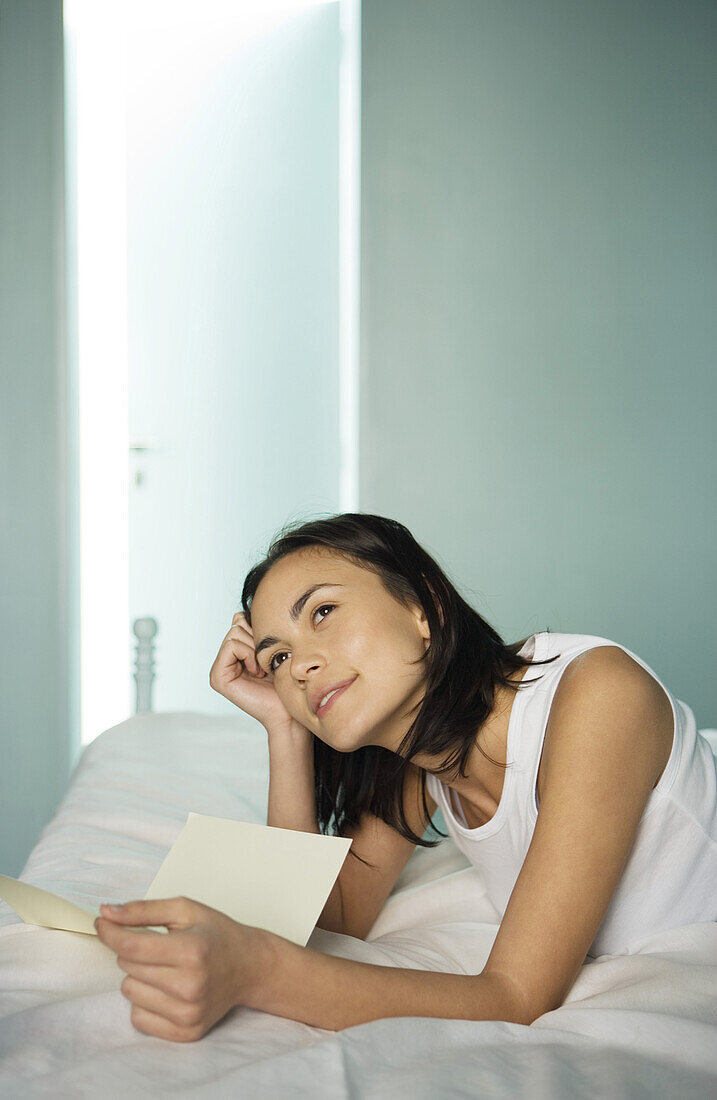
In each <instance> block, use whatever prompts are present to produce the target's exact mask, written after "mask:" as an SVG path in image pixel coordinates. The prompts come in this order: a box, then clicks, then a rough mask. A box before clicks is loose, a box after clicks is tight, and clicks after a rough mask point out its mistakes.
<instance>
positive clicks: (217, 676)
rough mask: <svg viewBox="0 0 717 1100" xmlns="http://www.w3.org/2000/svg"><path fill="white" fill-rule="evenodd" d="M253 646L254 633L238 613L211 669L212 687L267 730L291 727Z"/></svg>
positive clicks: (286, 711)
mask: <svg viewBox="0 0 717 1100" xmlns="http://www.w3.org/2000/svg"><path fill="white" fill-rule="evenodd" d="M254 644H255V643H254V634H253V632H252V629H251V627H250V626H249V623H248V622H247V621H246V617H245V615H244V612H243V611H237V613H236V615H235V616H234V618H233V619H232V627H231V629H230V631H229V633H228V634H227V635H226V637H225V638H224V641H223V642H222V644H221V646H220V647H219V652H218V653H217V656H216V659H215V661H214V664H213V665H212V667H211V669H210V672H209V685H210V687H212V688H213V689H214V691H218V692H219V694H220V695H223V696H224V698H225V699H228V700H229V702H230V703H234V705H235V706H237V707H239V708H240V710H243V711H245V712H246V713H247V714H250V715H251V717H252V718H256V719H257V721H258V722H261V724H262V725H263V726H264V727H265V728H266V729H269V727H271V728H272V729H274V728H277V727H280V726H288V725H290V724H291V723H292V722H293V721H294V719H293V718H292V717H291V715H290V714H289V712H288V710H287V709H286V707H285V706H284V704H283V703H282V701H281V699H280V698H279V696H278V694H277V691H276V688H275V687H274V684H273V682H272V680H271V679H270V678H269V677H268V676H267V675H266V673H265V672H264V670H263V668H261V666H260V665H259V664H258V662H257V659H256V657H255V656H254Z"/></svg>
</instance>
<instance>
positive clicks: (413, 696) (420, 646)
mask: <svg viewBox="0 0 717 1100" xmlns="http://www.w3.org/2000/svg"><path fill="white" fill-rule="evenodd" d="M323 584H326V585H327V587H325V588H324V587H322V588H319V589H318V590H317V591H315V592H313V593H312V594H311V595H310V596H309V598H308V599H307V600H306V602H305V603H304V604H303V606H302V608H301V611H300V612H299V614H298V617H297V618H296V621H294V620H293V619H292V617H291V614H290V609H291V608H292V605H294V604H295V603H296V602H297V601H298V600H299V598H300V597H301V596H303V594H304V593H305V592H306V590H307V589H308V588H310V587H312V586H314V585H323ZM251 626H252V631H253V634H254V642H255V645H256V647H257V648H258V649H259V653H258V657H257V660H258V662H259V664H260V665H261V667H262V668H263V669H264V671H265V672H267V673H268V676H269V678H270V679H271V681H272V682H273V684H274V687H275V689H276V691H277V693H278V695H279V698H280V699H281V701H282V703H283V704H284V706H285V707H286V709H287V710H288V712H289V714H291V716H292V718H294V719H296V721H297V722H299V723H300V724H301V725H302V726H305V727H306V729H309V730H311V731H312V732H313V733H315V734H316V736H317V737H320V738H321V740H322V741H325V742H326V744H327V745H330V746H331V748H333V749H336V750H337V751H338V752H353V751H354V750H355V749H358V748H361V747H362V746H363V745H381V746H383V747H384V748H387V749H390V750H391V751H392V752H395V751H396V750H397V747H398V745H399V744H400V742H401V740H402V738H403V736H404V735H405V733H406V732H407V731H408V729H409V727H410V726H411V724H412V722H413V721H414V720H415V718H416V714H417V713H418V708H417V707H416V704H417V703H419V702H420V701H421V700H422V698H423V695H424V691H425V666H424V664H423V662H418V663H416V664H411V663H410V662H411V661H417V659H418V658H420V657H421V656H422V655H423V653H424V652H425V650H426V648H427V646H428V643H429V640H430V633H429V630H428V623H427V620H426V618H425V615H424V613H423V611H422V609H421V608H420V607H419V606H417V605H416V607H415V609H411V610H408V609H407V608H405V607H402V606H401V605H400V604H399V603H397V602H396V600H394V599H393V597H392V596H390V595H389V594H388V592H387V591H386V590H385V588H384V587H383V584H382V583H381V580H380V579H379V577H378V576H377V575H376V574H375V573H372V572H371V571H369V570H368V569H362V568H360V567H359V566H356V565H354V564H353V563H352V562H349V561H348V560H347V559H346V558H345V557H343V555H341V554H338V553H335V552H334V551H331V550H329V549H328V548H324V547H320V548H316V547H305V548H303V549H301V550H296V551H294V552H293V553H291V554H288V555H287V556H286V557H284V558H282V559H281V560H280V561H278V562H276V564H275V565H273V566H272V567H271V569H270V570H269V572H268V573H266V574H265V576H264V578H263V579H262V581H261V583H260V584H259V587H258V588H257V590H256V593H255V594H254V599H253V601H252V605H251ZM267 636H268V637H271V638H272V639H274V638H275V639H276V641H272V642H271V644H269V645H268V646H266V647H265V648H261V643H262V640H263V639H265V638H266V637H267ZM345 680H353V682H352V683H351V685H350V687H348V688H347V689H346V690H345V691H343V692H342V693H341V694H340V695H338V696H337V697H336V698H335V700H334V703H333V705H332V706H330V707H329V708H328V709H327V710H326V711H325V713H322V714H317V713H315V711H314V709H312V698H313V696H314V695H315V694H316V693H317V692H318V693H319V697H320V698H321V697H322V696H323V695H325V694H326V692H327V691H328V690H329V689H330V688H331V687H333V686H334V685H335V684H337V683H341V682H343V681H345ZM412 707H413V708H415V709H413V710H411V708H412Z"/></svg>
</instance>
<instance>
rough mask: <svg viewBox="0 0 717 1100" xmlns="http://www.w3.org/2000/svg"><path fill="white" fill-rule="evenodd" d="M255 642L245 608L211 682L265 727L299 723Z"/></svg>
mask: <svg viewBox="0 0 717 1100" xmlns="http://www.w3.org/2000/svg"><path fill="white" fill-rule="evenodd" d="M254 644H255V643H254V634H253V632H252V629H251V627H250V626H249V624H248V623H247V621H246V616H245V615H244V612H243V611H237V613H236V615H235V616H234V618H233V620H232V627H231V630H230V631H229V633H228V634H227V635H226V637H225V638H224V641H223V642H222V644H221V646H220V648H219V652H218V654H217V656H216V659H215V661H214V664H213V665H212V667H211V670H210V672H209V684H210V686H211V687H212V688H214V690H215V691H218V692H219V694H220V695H223V696H224V697H225V699H228V700H229V701H230V703H234V704H235V706H237V707H239V708H240V710H243V711H246V713H247V714H250V715H251V716H252V718H256V719H257V721H258V722H261V724H262V726H264V728H265V729H267V730H269V729H271V730H272V732H273V731H275V730H278V729H283V728H287V729H288V728H290V727H292V726H294V725H295V724H296V722H295V719H294V718H292V716H291V715H290V714H289V712H288V710H287V709H286V707H285V706H284V704H283V703H282V701H281V699H280V698H279V696H278V694H277V692H276V688H275V687H274V684H273V682H272V681H271V679H269V678H268V677H267V675H266V673H265V672H264V670H263V668H261V667H260V665H259V664H258V663H257V660H256V657H255V656H254ZM160 934H161V933H160Z"/></svg>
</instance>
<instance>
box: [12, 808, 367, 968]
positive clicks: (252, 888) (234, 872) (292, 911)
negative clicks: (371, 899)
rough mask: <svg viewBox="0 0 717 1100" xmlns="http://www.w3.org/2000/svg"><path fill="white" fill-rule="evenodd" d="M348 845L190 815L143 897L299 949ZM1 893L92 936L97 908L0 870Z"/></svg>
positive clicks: (25, 915)
mask: <svg viewBox="0 0 717 1100" xmlns="http://www.w3.org/2000/svg"><path fill="white" fill-rule="evenodd" d="M351 843H352V842H351V838H350V837H336V836H326V835H324V834H322V833H304V832H298V831H297V830H295V829H277V828H274V826H271V825H255V824H253V823H251V822H248V821H233V820H231V819H229V818H223V817H208V816H206V815H205V814H195V813H190V814H189V815H188V818H187V821H186V824H185V825H184V828H183V829H182V831H181V833H180V834H179V836H178V837H177V839H176V840H175V842H174V844H173V845H172V847H171V848H170V850H169V852H168V853H167V855H166V857H165V860H164V862H163V863H162V866H161V867H160V868H159V871H158V872H157V874H156V875H155V877H154V879H153V880H152V883H151V885H150V887H149V889H148V890H147V893H146V894H145V895H144V896H145V899H154V898H173V897H187V898H193V899H194V900H195V901H201V902H203V903H204V905H209V906H211V908H212V909H218V910H219V911H220V912H221V913H225V914H226V915H227V916H228V917H231V918H232V919H233V920H236V921H239V922H240V923H241V924H248V925H251V926H253V927H256V928H264V929H266V930H267V931H269V932H274V933H276V934H277V935H278V936H283V937H284V938H285V939H287V940H291V941H292V942H293V943H296V944H298V945H299V946H300V947H305V946H306V944H307V942H308V940H309V937H310V936H311V933H312V932H313V930H314V927H315V925H316V922H317V920H318V919H319V917H320V916H321V912H322V910H323V908H324V905H325V904H326V900H327V898H328V896H329V894H330V893H331V890H332V889H333V885H334V883H335V882H336V879H337V878H338V875H339V871H340V870H341V867H342V866H343V862H344V860H345V859H346V856H347V855H348V851H349V848H350V847H351ZM0 898H2V899H3V901H6V902H7V903H8V905H9V906H10V907H11V908H12V909H14V910H15V912H16V913H17V914H18V916H20V917H22V919H23V920H24V921H25V922H26V924H39V925H42V926H43V927H44V928H62V929H65V930H67V931H69V932H87V933H90V934H91V935H96V932H95V928H94V919H95V917H97V916H99V910H92V909H86V908H83V907H82V906H79V905H76V904H75V903H74V902H71V901H68V900H67V899H66V898H62V897H58V896H57V895H56V894H52V893H50V891H48V890H41V889H40V888H39V887H37V886H31V885H30V884H29V883H27V882H20V881H19V879H14V878H10V877H8V876H7V875H0ZM125 900H126V901H133V900H135V899H134V898H126V899H125ZM145 927H146V928H147V929H148V930H151V931H158V932H166V931H167V929H166V928H165V927H164V926H158V927H157V926H154V925H147V926H145Z"/></svg>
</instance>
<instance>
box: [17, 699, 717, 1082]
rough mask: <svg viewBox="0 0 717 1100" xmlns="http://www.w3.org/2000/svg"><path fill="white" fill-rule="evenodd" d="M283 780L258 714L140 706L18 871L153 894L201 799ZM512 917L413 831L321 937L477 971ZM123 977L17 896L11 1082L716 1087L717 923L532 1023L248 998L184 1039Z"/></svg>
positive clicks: (83, 886) (62, 883) (350, 954)
mask: <svg viewBox="0 0 717 1100" xmlns="http://www.w3.org/2000/svg"><path fill="white" fill-rule="evenodd" d="M702 733H703V736H705V735H706V736H707V737H708V740H710V742H711V743H712V746H713V749H715V746H716V745H717V738H715V735H714V733H711V732H708V731H702ZM267 793H268V753H267V749H266V737H265V735H264V733H263V730H262V729H261V727H260V726H259V725H258V724H257V723H253V722H251V720H249V719H246V718H245V717H244V716H243V715H241V714H238V715H237V717H236V718H233V717H232V718H213V717H209V716H207V715H204V714H195V713H176V714H174V713H164V714H152V713H145V714H138V715H135V716H134V717H132V718H130V719H128V720H127V721H126V722H122V723H121V724H120V725H118V726H115V727H113V728H112V729H109V730H107V731H106V732H104V733H103V734H102V735H101V736H100V737H98V738H97V739H96V740H95V741H94V742H93V743H92V744H91V745H89V746H88V747H87V749H86V750H85V751H84V754H83V756H82V758H81V760H80V762H79V765H78V767H77V769H76V771H75V774H74V776H73V778H72V782H71V785H70V788H69V790H68V793H67V795H66V797H65V799H64V800H63V802H62V804H61V806H60V807H59V809H58V811H57V813H56V815H55V817H54V818H53V820H52V821H51V822H50V823H49V824H48V825H47V827H46V828H45V829H44V831H43V833H42V835H41V837H40V839H39V841H38V843H37V845H36V846H35V848H34V850H33V852H32V854H31V855H30V858H29V859H28V861H27V864H26V865H25V868H24V869H23V871H22V873H21V875H20V877H21V878H22V879H23V881H25V882H30V883H34V884H35V885H37V886H43V887H46V888H47V889H50V890H52V891H53V892H56V893H59V894H62V895H63V896H66V897H70V898H73V899H75V900H77V901H78V902H79V903H80V904H87V905H93V906H98V905H99V904H100V902H103V901H112V900H115V899H119V900H122V901H126V900H130V899H132V898H141V897H143V896H144V894H145V891H146V890H147V888H148V886H149V884H150V882H151V881H152V879H153V878H154V875H155V873H156V871H157V870H158V868H159V866H160V864H161V863H162V861H163V859H164V857H165V855H166V853H167V851H168V850H169V848H170V847H171V846H172V844H173V843H174V841H175V839H176V838H177V836H178V834H179V832H180V830H181V828H182V826H183V825H184V822H185V820H186V816H187V813H188V812H189V811H190V810H192V811H194V812H196V813H202V814H211V815H216V816H219V817H231V818H237V819H241V820H245V821H253V822H260V823H265V822H266V807H267ZM438 823H439V824H441V825H442V822H441V821H440V818H438ZM497 928H498V924H497V915H496V913H495V912H494V911H493V910H492V909H491V906H490V904H489V903H488V901H487V899H486V897H485V894H484V891H483V889H482V883H481V878H480V873H479V872H478V871H477V870H476V869H475V868H473V867H471V866H470V865H469V864H468V862H467V860H466V859H465V857H463V856H462V855H461V853H459V852H458V850H457V849H456V848H455V846H454V845H453V843H452V841H451V840H450V839H446V840H444V841H442V843H441V844H440V845H439V847H437V848H435V849H433V850H431V849H422V848H417V849H416V851H415V853H414V855H413V856H412V857H411V859H410V861H409V862H408V864H407V865H406V868H405V870H404V872H403V874H402V875H401V878H400V879H399V880H398V882H397V883H396V886H395V888H394V890H393V892H392V894H391V896H390V897H389V899H388V901H387V902H386V904H385V906H384V909H383V910H382V912H381V914H380V916H379V918H378V921H377V922H376V924H375V925H374V928H373V929H372V931H371V934H370V937H369V939H368V941H366V942H364V941H361V940H356V939H353V938H351V937H348V936H340V935H337V934H334V933H331V932H324V931H322V930H321V929H316V930H315V931H314V933H313V935H312V937H311V939H310V940H309V945H308V946H309V947H311V948H314V949H315V950H319V951H325V952H327V953H330V954H335V955H343V956H345V957H347V958H352V959H358V960H360V961H366V962H376V963H379V964H381V965H391V966H407V967H411V968H414V969H432V970H442V971H446V972H454V973H462V972H465V973H476V972H478V971H480V970H481V969H482V967H483V965H484V963H485V960H486V959H487V957H488V954H489V952H490V948H491V944H492V942H493V939H494V937H495V934H496V932H497ZM123 978H124V973H123V971H121V970H120V969H119V967H117V965H116V961H115V956H114V955H112V954H111V953H110V952H109V950H108V949H107V948H106V947H105V946H104V945H103V944H102V943H101V942H100V941H99V940H98V939H97V938H96V937H94V936H85V935H81V934H78V933H73V932H63V931H58V930H53V929H45V928H39V927H36V926H33V925H27V924H24V923H23V922H22V921H21V920H20V918H19V917H18V916H17V915H16V914H15V913H14V912H13V911H12V910H11V909H10V908H9V906H7V905H6V904H4V903H2V902H0V1095H2V1096H7V1097H8V1098H11V1100H15V1098H22V1100H25V1098H26V1097H35V1096H55V1097H57V1096H59V1097H73V1098H74V1097H84V1096H87V1097H90V1096H91V1097H93V1098H96V1097H100V1098H102V1100H104V1098H108V1097H118V1098H119V1097H122V1100H126V1098H127V1097H132V1098H134V1097H143V1096H148V1097H150V1096H151V1097H155V1096H164V1095H169V1096H176V1095H181V1096H183V1097H184V1096H187V1097H191V1096H199V1097H207V1098H209V1097H222V1098H223V1097H230V1096H232V1097H233V1096H246V1097H252V1098H253V1097H255V1096H262V1097H284V1096H285V1097H291V1098H301V1097H307V1098H308V1097H312V1098H313V1097H316V1096H322V1097H331V1098H332V1100H333V1098H336V1100H340V1098H348V1097H352V1098H354V1097H362V1098H363V1097H366V1098H377V1100H378V1098H381V1100H384V1098H389V1097H390V1098H394V1097H406V1098H408V1097H411V1098H412V1100H413V1098H414V1097H426V1098H427V1100H428V1098H430V1100H436V1098H442V1097H451V1098H454V1097H459V1098H460V1097H481V1098H488V1097H490V1098H494V1097H495V1098H503V1097H505V1098H508V1097H510V1098H511V1100H512V1098H514V1097H519V1096H530V1097H531V1098H534V1097H536V1096H538V1097H543V1096H545V1097H551V1098H556V1097H557V1098H563V1097H564V1098H566V1100H567V1098H570V1100H580V1098H582V1097H585V1098H588V1097H589V1098H590V1100H593V1098H594V1097H596V1096H598V1095H599V1096H605V1097H611V1098H613V1097H615V1098H617V1097H630V1098H633V1097H643V1096H644V1097H651V1098H654V1097H665V1098H668V1097H669V1098H670V1100H672V1098H673V1097H676V1096H678V1095H679V1096H680V1097H681V1098H685V1100H688V1098H692V1097H695V1098H697V1097H699V1098H700V1100H702V1098H706V1097H714V1096H717V1007H716V1000H717V998H716V996H715V995H716V993H717V923H714V922H709V923H708V922H705V923H701V924H692V925H688V926H686V927H683V928H679V929H675V930H673V931H671V932H669V933H665V934H661V935H659V936H656V937H653V938H652V939H649V940H646V941H645V942H644V943H643V944H642V945H640V946H639V948H638V949H637V950H635V951H633V952H632V953H631V954H629V955H627V954H626V955H606V956H601V957H600V958H598V959H595V960H591V961H589V962H587V963H586V964H585V965H584V966H583V968H582V970H581V972H580V974H579V976H578V979H577V981H576V983H575V985H574V986H573V989H572V991H571V993H570V995H569V997H568V998H567V1001H566V1003H565V1004H564V1005H563V1006H562V1007H561V1008H559V1009H558V1010H557V1011H555V1012H549V1013H547V1014H546V1015H544V1016H542V1017H540V1019H538V1020H536V1021H535V1023H533V1024H532V1025H531V1026H530V1027H524V1026H519V1025H516V1024H507V1023H502V1022H497V1021H496V1022H493V1021H480V1022H473V1021H469V1020H451V1019H444V1020H439V1019H434V1018H430V1017H402V1018H387V1019H382V1020H374V1021H372V1022H369V1023H365V1024H361V1025H359V1026H357V1027H352V1028H348V1029H346V1030H344V1031H338V1032H333V1031H328V1030H324V1029H320V1028H315V1027H310V1026H308V1025H305V1024H302V1023H297V1022H296V1021H293V1020H288V1019H285V1018H283V1017H278V1016H272V1015H270V1014H268V1013H263V1012H258V1011H254V1010H252V1009H247V1008H243V1007H241V1008H236V1009H234V1010H232V1012H230V1013H229V1014H228V1015H227V1016H226V1017H225V1018H224V1019H223V1020H222V1021H220V1022H219V1023H218V1024H217V1025H216V1026H215V1027H214V1028H213V1029H212V1030H211V1031H210V1032H208V1033H207V1034H206V1035H205V1036H204V1038H203V1039H201V1040H200V1041H199V1042H196V1043H186V1044H182V1043H171V1042H168V1041H164V1040H161V1039H156V1038H154V1037H151V1036H148V1035H145V1034H143V1033H142V1032H139V1031H137V1030H136V1029H135V1028H134V1027H133V1026H132V1024H131V1022H130V1003H129V1001H127V1000H126V999H125V998H124V997H123V996H122V994H121V992H120V988H119V987H120V984H121V982H122V980H123Z"/></svg>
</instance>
